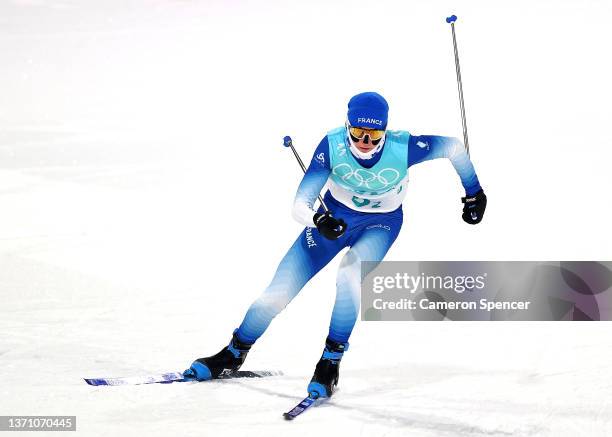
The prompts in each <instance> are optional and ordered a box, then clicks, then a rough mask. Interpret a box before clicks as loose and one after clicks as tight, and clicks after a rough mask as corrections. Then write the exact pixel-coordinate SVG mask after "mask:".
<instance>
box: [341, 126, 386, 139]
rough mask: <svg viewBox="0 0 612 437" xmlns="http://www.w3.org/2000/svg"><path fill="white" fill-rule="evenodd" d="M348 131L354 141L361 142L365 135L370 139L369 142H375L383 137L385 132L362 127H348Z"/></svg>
mask: <svg viewBox="0 0 612 437" xmlns="http://www.w3.org/2000/svg"><path fill="white" fill-rule="evenodd" d="M348 130H349V133H350V134H351V136H353V137H354V138H355V139H356V140H361V139H363V137H365V136H366V135H367V136H369V137H370V140H372V141H377V140H380V139H381V138H382V137H383V136H384V135H385V131H384V130H383V129H367V128H364V127H353V126H349V127H348Z"/></svg>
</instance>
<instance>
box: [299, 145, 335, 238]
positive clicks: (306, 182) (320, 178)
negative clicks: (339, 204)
mask: <svg viewBox="0 0 612 437" xmlns="http://www.w3.org/2000/svg"><path fill="white" fill-rule="evenodd" d="M330 172H331V170H330V167H329V143H328V141H327V137H325V138H323V139H322V140H321V142H320V143H319V145H318V146H317V149H316V150H315V152H314V154H313V156H312V160H311V161H310V165H309V166H308V170H306V173H305V174H304V178H303V179H302V182H301V183H300V186H299V187H298V190H297V193H296V194H295V200H294V202H293V211H292V216H293V218H294V219H295V220H296V221H298V222H299V223H301V224H303V225H304V226H309V227H313V228H314V227H315V223H314V220H313V217H314V215H315V213H316V211H315V210H314V209H313V205H314V204H315V202H316V200H317V196H318V195H319V193H320V192H321V190H322V189H323V187H324V186H325V183H326V182H327V178H328V177H329V174H330Z"/></svg>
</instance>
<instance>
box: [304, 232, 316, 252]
mask: <svg viewBox="0 0 612 437" xmlns="http://www.w3.org/2000/svg"><path fill="white" fill-rule="evenodd" d="M306 244H307V245H308V248H309V249H310V248H311V247H315V246H316V245H317V243H316V241H315V239H314V237H313V235H312V228H306Z"/></svg>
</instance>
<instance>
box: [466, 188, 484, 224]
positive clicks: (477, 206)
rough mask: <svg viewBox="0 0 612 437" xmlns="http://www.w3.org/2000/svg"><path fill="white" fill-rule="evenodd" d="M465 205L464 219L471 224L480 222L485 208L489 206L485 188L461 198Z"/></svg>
mask: <svg viewBox="0 0 612 437" xmlns="http://www.w3.org/2000/svg"><path fill="white" fill-rule="evenodd" d="M461 201H462V202H463V203H464V205H463V214H462V216H461V217H462V218H463V221H464V222H466V223H469V224H470V225H475V224H477V223H480V221H481V220H482V216H483V215H484V212H485V209H486V208H487V196H486V194H485V193H484V191H483V190H480V191H479V192H477V193H476V194H474V195H473V196H465V197H462V198H461Z"/></svg>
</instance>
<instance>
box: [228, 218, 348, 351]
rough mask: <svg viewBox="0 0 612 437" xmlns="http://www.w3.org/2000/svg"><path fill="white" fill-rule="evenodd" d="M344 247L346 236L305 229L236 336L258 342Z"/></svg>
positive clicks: (256, 301) (244, 340)
mask: <svg viewBox="0 0 612 437" xmlns="http://www.w3.org/2000/svg"><path fill="white" fill-rule="evenodd" d="M315 239H316V241H315ZM345 246H346V240H345V239H339V240H334V241H332V240H327V239H325V238H323V237H322V236H321V235H320V234H318V232H317V231H316V229H311V228H306V229H304V231H303V232H302V234H301V235H300V236H299V237H298V239H297V240H296V241H295V243H293V246H291V248H290V249H289V251H288V252H287V254H286V255H285V256H284V257H283V259H282V260H281V262H280V264H279V265H278V268H277V269H276V273H275V274H274V277H273V278H272V281H271V282H270V285H268V287H267V288H266V289H265V290H264V291H263V293H262V294H261V295H260V296H259V297H258V298H257V299H256V300H255V301H254V302H253V303H252V304H251V306H250V308H249V309H248V311H247V313H246V315H245V316H244V319H243V321H242V323H241V324H240V326H239V327H238V329H237V330H236V334H237V337H238V338H239V339H240V340H241V341H243V342H245V343H249V344H253V343H255V341H256V340H257V339H258V338H259V337H260V336H261V335H262V334H263V333H264V331H265V330H266V329H267V328H268V326H269V325H270V323H271V322H272V319H274V317H276V315H277V314H278V313H280V312H281V311H282V310H283V309H284V308H285V307H286V306H287V305H288V304H289V302H291V300H292V299H293V298H294V297H295V296H297V294H298V293H299V292H300V290H301V289H302V288H303V287H304V285H306V283H307V282H308V281H309V280H310V279H311V278H312V277H313V276H314V275H316V274H317V273H318V272H319V271H320V270H321V269H322V268H323V267H325V266H326V265H327V264H328V263H329V262H330V261H331V260H332V259H333V258H334V256H336V255H337V254H338V252H339V251H340V250H341V249H342V248H343V247H345Z"/></svg>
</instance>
